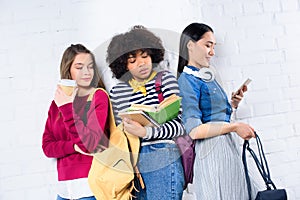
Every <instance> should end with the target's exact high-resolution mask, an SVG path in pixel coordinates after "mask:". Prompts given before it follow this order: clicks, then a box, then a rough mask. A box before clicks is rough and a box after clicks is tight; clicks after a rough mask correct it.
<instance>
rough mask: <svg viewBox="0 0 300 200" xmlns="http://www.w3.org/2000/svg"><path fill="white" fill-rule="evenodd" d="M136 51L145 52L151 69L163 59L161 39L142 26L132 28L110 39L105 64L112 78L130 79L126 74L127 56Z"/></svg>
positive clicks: (163, 51) (134, 53)
mask: <svg viewBox="0 0 300 200" xmlns="http://www.w3.org/2000/svg"><path fill="white" fill-rule="evenodd" d="M138 51H142V52H147V54H148V55H149V56H150V57H151V59H152V65H153V67H156V66H157V64H158V63H159V62H160V61H162V60H163V59H164V54H165V48H164V47H163V45H162V41H161V39H160V38H159V37H157V36H155V35H154V34H153V33H152V32H150V31H149V30H147V29H146V28H145V27H144V26H141V25H137V26H133V27H132V28H131V30H130V31H128V32H126V33H122V34H118V35H116V36H114V37H113V38H112V40H111V42H110V44H109V45H108V48H107V55H106V62H107V63H108V64H109V67H110V69H111V71H112V72H113V75H114V77H116V78H117V79H120V78H122V79H123V80H129V79H130V78H131V74H130V73H126V72H128V69H127V62H128V58H129V55H134V56H135V55H136V54H137V52H138ZM125 74H126V75H125ZM127 74H128V75H127ZM124 75H125V76H124Z"/></svg>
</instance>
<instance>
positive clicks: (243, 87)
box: [233, 78, 252, 96]
mask: <svg viewBox="0 0 300 200" xmlns="http://www.w3.org/2000/svg"><path fill="white" fill-rule="evenodd" d="M251 81H252V80H251V79H250V78H247V80H246V81H245V82H244V83H243V84H242V85H241V86H240V87H239V89H238V90H237V91H236V92H235V93H233V96H234V95H239V94H240V91H243V92H246V91H247V86H248V84H249V83H250V82H251Z"/></svg>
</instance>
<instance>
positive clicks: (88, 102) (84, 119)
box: [82, 88, 101, 125]
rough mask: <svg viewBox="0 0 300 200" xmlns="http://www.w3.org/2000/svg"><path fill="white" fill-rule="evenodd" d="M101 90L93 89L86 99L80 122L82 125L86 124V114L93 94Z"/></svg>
mask: <svg viewBox="0 0 300 200" xmlns="http://www.w3.org/2000/svg"><path fill="white" fill-rule="evenodd" d="M99 89H101V88H95V89H94V90H93V91H92V92H91V93H90V95H89V97H88V98H87V100H86V101H87V102H86V104H85V107H84V112H83V116H82V121H83V123H84V124H85V125H86V123H87V112H88V111H89V109H90V107H91V102H92V100H93V97H94V94H95V92H96V91H97V90H99Z"/></svg>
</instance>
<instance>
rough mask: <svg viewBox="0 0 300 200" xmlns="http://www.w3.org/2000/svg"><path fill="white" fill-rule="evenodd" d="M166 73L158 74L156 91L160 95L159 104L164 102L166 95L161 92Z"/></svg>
mask: <svg viewBox="0 0 300 200" xmlns="http://www.w3.org/2000/svg"><path fill="white" fill-rule="evenodd" d="M164 72H165V71H160V72H158V73H157V76H156V79H155V90H156V92H157V94H158V100H159V102H162V101H163V100H164V95H163V92H162V90H161V82H162V76H163V74H164Z"/></svg>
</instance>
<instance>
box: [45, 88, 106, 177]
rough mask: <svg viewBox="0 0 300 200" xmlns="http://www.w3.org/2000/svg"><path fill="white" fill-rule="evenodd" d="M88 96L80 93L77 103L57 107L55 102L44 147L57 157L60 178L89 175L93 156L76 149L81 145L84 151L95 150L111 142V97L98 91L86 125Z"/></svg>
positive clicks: (75, 101) (49, 117)
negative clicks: (109, 138) (83, 118)
mask: <svg viewBox="0 0 300 200" xmlns="http://www.w3.org/2000/svg"><path fill="white" fill-rule="evenodd" d="M87 98H88V95H87V96H83V97H78V96H76V97H75V99H74V102H73V103H68V104H65V105H62V106H60V107H57V106H56V104H55V102H54V101H52V103H51V106H50V108H49V111H48V118H47V121H46V125H45V131H44V133H43V141H42V148H43V151H44V153H45V155H46V156H47V157H50V158H56V159H57V171H58V180H59V181H63V180H73V179H77V178H85V177H87V176H88V172H89V170H90V167H91V163H92V159H93V157H92V156H87V155H83V154H80V153H78V152H76V151H75V150H74V144H77V145H78V146H79V147H80V148H81V149H82V150H83V151H85V152H87V153H90V152H93V151H94V150H95V149H96V147H97V145H98V144H99V143H100V144H102V145H104V146H107V145H108V137H109V130H108V127H109V126H108V119H107V117H108V109H109V104H108V101H109V99H108V97H107V95H106V94H105V93H104V92H103V91H101V90H98V91H96V92H95V94H94V97H93V100H92V101H91V105H90V108H89V110H88V111H87V113H86V116H87V122H86V124H85V123H84V121H83V120H82V116H83V115H84V112H85V107H86V104H87Z"/></svg>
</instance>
